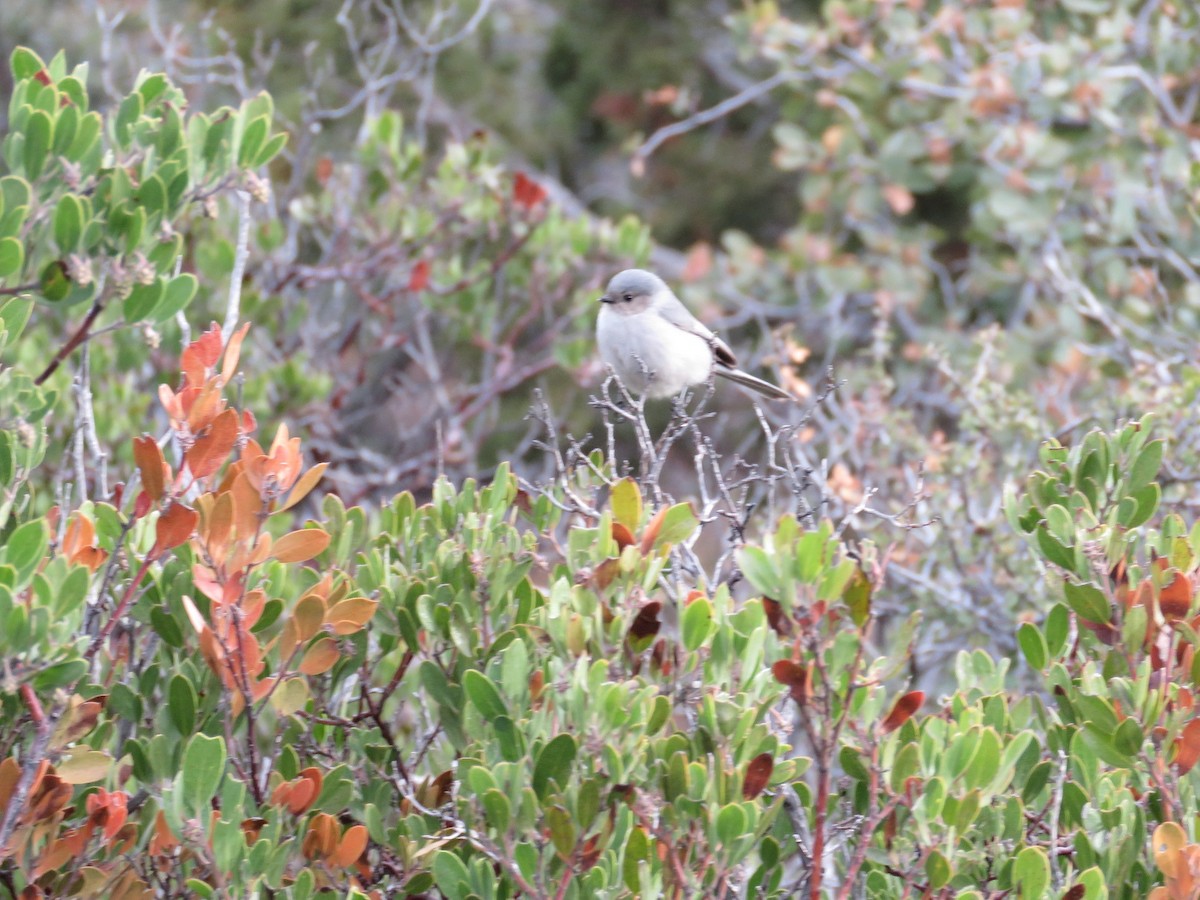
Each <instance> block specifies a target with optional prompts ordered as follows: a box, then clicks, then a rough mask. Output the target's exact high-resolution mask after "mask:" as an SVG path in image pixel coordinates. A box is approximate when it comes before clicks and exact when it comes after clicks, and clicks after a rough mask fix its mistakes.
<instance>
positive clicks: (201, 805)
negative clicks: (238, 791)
mask: <svg viewBox="0 0 1200 900" xmlns="http://www.w3.org/2000/svg"><path fill="white" fill-rule="evenodd" d="M179 775H180V777H181V778H182V780H183V800H184V801H185V802H186V803H187V805H188V808H189V809H190V810H191V812H192V814H193V815H194V816H196V817H197V818H199V817H200V816H203V817H204V821H205V822H207V821H208V814H209V811H210V810H211V809H212V798H213V797H214V796H215V795H216V793H217V788H218V787H219V786H220V784H221V778H222V777H223V776H224V775H225V740H224V738H219V737H208V736H207V735H203V734H197V735H195V736H194V737H193V738H192V739H191V740H190V741H188V744H187V747H186V748H185V749H184V751H183V764H182V767H181V768H180V772H179Z"/></svg>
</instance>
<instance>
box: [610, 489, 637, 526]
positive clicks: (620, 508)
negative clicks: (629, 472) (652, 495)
mask: <svg viewBox="0 0 1200 900" xmlns="http://www.w3.org/2000/svg"><path fill="white" fill-rule="evenodd" d="M610 502H611V504H612V511H613V518H614V519H616V520H617V521H618V522H620V523H621V524H622V525H624V526H625V527H626V528H628V529H629V530H630V532H635V531H637V528H638V526H639V525H640V524H641V523H642V491H641V489H640V488H639V487H638V483H637V482H636V481H634V480H633V479H632V478H622V479H621V480H620V481H618V482H617V483H616V484H614V485H613V489H612V499H611V501H610Z"/></svg>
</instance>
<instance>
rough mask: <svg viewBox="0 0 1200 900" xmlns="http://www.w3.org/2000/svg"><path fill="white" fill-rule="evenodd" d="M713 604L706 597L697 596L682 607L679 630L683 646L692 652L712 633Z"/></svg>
mask: <svg viewBox="0 0 1200 900" xmlns="http://www.w3.org/2000/svg"><path fill="white" fill-rule="evenodd" d="M712 620H713V606H712V603H711V602H710V601H709V600H708V598H707V597H697V598H696V599H694V600H692V601H691V602H690V603H689V604H688V605H687V606H685V607H684V608H683V615H682V616H680V619H679V631H680V635H681V637H682V638H683V647H684V649H685V650H687V651H688V652H689V653H693V652H695V651H696V650H698V649H700V647H701V646H703V644H704V642H705V641H706V640H708V636H709V634H711V633H712Z"/></svg>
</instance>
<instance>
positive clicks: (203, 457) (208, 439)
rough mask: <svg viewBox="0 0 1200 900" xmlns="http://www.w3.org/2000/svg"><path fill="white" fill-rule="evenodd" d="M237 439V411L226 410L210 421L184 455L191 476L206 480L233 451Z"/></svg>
mask: <svg viewBox="0 0 1200 900" xmlns="http://www.w3.org/2000/svg"><path fill="white" fill-rule="evenodd" d="M237 438H238V414H237V410H233V409H227V410H225V412H223V413H221V414H220V415H219V416H217V417H216V418H215V419H213V420H212V423H211V424H209V426H208V427H207V428H206V429H205V430H204V432H203V433H202V434H201V435H200V437H199V438H197V440H196V443H194V444H192V446H191V448H190V449H189V450H188V452H187V453H185V454H184V457H183V458H184V461H185V462H187V465H188V468H189V469H190V470H191V472H192V476H193V477H195V478H197V479H200V478H207V477H208V476H209V475H211V474H212V473H213V472H215V471H217V469H219V468H221V466H222V465H223V464H224V463H225V460H227V459H228V458H229V452H230V451H231V450H233V445H234V444H236V443H237Z"/></svg>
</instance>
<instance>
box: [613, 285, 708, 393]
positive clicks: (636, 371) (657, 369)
mask: <svg viewBox="0 0 1200 900" xmlns="http://www.w3.org/2000/svg"><path fill="white" fill-rule="evenodd" d="M596 343H597V344H598V345H599V346H600V356H601V357H602V358H603V359H604V361H605V362H606V363H607V364H608V365H610V366H612V368H613V371H615V372H616V373H617V376H618V377H619V378H620V379H621V381H623V382H624V383H625V386H626V387H627V388H628V389H629V390H630V391H632V392H633V393H634V394H645V395H646V396H648V397H671V396H674V395H675V394H678V393H679V392H680V391H682V390H683V389H684V388H685V387H688V386H689V385H693V384H701V383H703V382H705V381H707V380H708V376H709V374H710V372H711V371H712V365H713V354H712V348H711V347H710V346H709V344H708V341H706V340H704V338H702V337H700V336H699V335H695V334H691V333H689V332H687V331H684V330H683V329H682V328H679V327H677V326H675V325H672V324H671V323H670V322H668V321H666V320H665V319H663V318H662V317H661V316H659V315H658V314H657V313H655V312H654V311H653V310H652V309H648V310H646V311H645V312H643V313H638V314H637V315H632V316H625V315H621V314H619V313H616V312H614V311H613V310H611V309H609V307H608V306H607V305H605V306H604V307H602V308H601V310H600V315H599V317H598V319H597V320H596Z"/></svg>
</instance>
